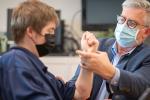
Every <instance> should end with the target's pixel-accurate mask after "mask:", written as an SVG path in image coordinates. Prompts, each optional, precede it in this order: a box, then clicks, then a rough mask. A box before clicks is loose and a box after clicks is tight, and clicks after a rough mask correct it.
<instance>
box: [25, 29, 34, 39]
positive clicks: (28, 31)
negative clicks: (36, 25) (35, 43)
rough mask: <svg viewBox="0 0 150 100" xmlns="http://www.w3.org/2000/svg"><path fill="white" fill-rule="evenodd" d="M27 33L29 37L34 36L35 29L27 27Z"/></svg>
mask: <svg viewBox="0 0 150 100" xmlns="http://www.w3.org/2000/svg"><path fill="white" fill-rule="evenodd" d="M26 34H27V35H28V36H29V37H32V35H33V34H34V30H33V28H32V27H27V29H26Z"/></svg>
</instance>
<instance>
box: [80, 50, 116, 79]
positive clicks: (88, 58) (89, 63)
mask: <svg viewBox="0 0 150 100" xmlns="http://www.w3.org/2000/svg"><path fill="white" fill-rule="evenodd" d="M77 53H78V54H79V55H80V58H81V64H80V65H81V67H82V68H84V69H88V70H91V71H93V72H95V73H97V74H99V75H100V76H101V77H102V78H103V79H106V80H111V79H112V77H113V76H114V74H115V67H114V66H113V65H112V64H111V62H110V61H109V58H108V55H107V53H106V52H97V53H91V52H85V51H77Z"/></svg>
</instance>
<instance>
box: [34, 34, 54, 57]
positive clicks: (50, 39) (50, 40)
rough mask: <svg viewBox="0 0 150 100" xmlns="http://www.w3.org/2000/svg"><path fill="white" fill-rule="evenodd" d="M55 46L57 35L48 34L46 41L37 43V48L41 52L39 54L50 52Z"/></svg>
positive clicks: (43, 54)
mask: <svg viewBox="0 0 150 100" xmlns="http://www.w3.org/2000/svg"><path fill="white" fill-rule="evenodd" d="M54 47H55V35H50V34H46V35H45V43H44V44H41V45H36V49H37V51H38V53H39V56H40V57H42V56H45V55H47V54H49V53H50V52H51V51H52V49H54Z"/></svg>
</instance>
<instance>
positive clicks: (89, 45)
mask: <svg viewBox="0 0 150 100" xmlns="http://www.w3.org/2000/svg"><path fill="white" fill-rule="evenodd" d="M98 46H99V41H98V40H97V39H96V37H95V36H94V34H93V33H90V32H88V31H87V32H84V33H83V36H82V39H81V48H82V50H83V51H87V52H96V51H97V49H98Z"/></svg>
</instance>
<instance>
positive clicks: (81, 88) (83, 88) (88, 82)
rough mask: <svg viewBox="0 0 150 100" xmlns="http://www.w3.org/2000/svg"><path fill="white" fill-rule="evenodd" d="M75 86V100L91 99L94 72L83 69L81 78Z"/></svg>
mask: <svg viewBox="0 0 150 100" xmlns="http://www.w3.org/2000/svg"><path fill="white" fill-rule="evenodd" d="M75 84H76V90H75V95H74V99H78V100H83V99H84V100H85V99H87V98H89V96H90V93H91V90H92V84H93V72H92V71H89V70H86V69H83V68H81V71H80V74H79V77H78V79H77V81H76V83H75Z"/></svg>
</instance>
